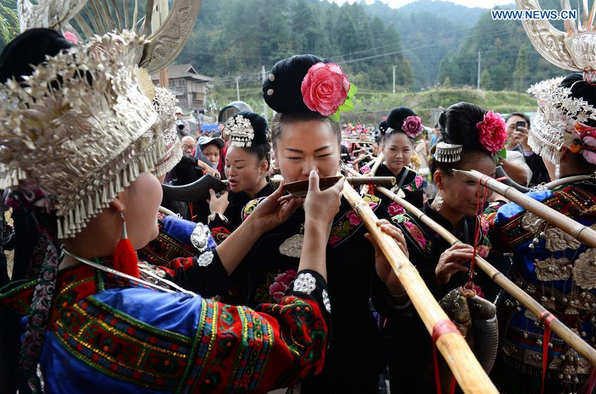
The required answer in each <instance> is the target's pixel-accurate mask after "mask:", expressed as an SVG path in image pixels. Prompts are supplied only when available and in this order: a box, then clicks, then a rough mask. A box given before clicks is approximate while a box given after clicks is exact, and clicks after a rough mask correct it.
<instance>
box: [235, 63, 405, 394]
mask: <svg viewBox="0 0 596 394" xmlns="http://www.w3.org/2000/svg"><path fill="white" fill-rule="evenodd" d="M350 88H351V86H350V82H349V81H348V78H347V76H346V75H345V74H344V73H343V71H342V69H341V67H340V66H338V65H336V64H333V63H329V62H325V61H323V60H322V59H320V58H318V57H316V56H313V55H297V56H293V57H291V58H288V59H284V60H281V61H280V62H278V63H277V64H275V65H274V66H273V68H272V70H271V71H270V72H269V74H268V75H267V76H266V78H265V81H264V85H263V97H264V98H265V101H266V102H267V104H268V105H269V106H270V107H271V108H272V109H274V110H275V111H276V112H277V114H276V115H275V117H274V118H273V121H272V123H271V135H272V143H273V148H274V151H275V157H276V160H277V164H278V165H279V168H280V172H281V175H282V176H283V178H284V180H285V181H286V182H294V181H300V180H305V179H307V178H308V175H309V173H310V172H311V171H316V172H318V173H319V175H320V176H321V177H328V176H335V175H336V174H337V172H338V171H339V169H340V168H339V164H340V142H341V133H340V125H339V123H338V121H337V120H338V117H339V113H338V111H341V110H344V109H349V108H350V106H351V102H350V96H351V93H350ZM365 199H367V200H368V202H369V203H370V204H371V206H372V207H373V210H374V211H376V212H377V215H381V216H383V215H384V217H386V218H387V219H388V216H387V215H386V212H387V211H386V209H385V208H383V206H382V204H381V203H380V200H379V199H378V198H375V197H372V196H367V197H365ZM259 203H260V201H259V200H255V201H252V202H250V203H248V204H247V205H246V207H245V208H244V216H245V217H249V216H250V214H251V212H252V211H253V209H254V208H255V206H257V205H258V204H259ZM303 223H304V211H303V210H302V209H298V210H296V212H294V213H293V214H292V215H290V217H289V218H288V220H287V221H285V222H284V223H283V224H281V225H279V226H278V227H277V228H275V229H273V230H271V231H268V232H266V233H265V234H264V235H263V236H261V237H260V238H259V240H258V241H257V242H256V243H255V245H254V246H253V248H252V250H251V252H250V254H249V256H247V258H246V259H245V261H243V262H242V264H243V265H246V266H247V267H248V271H249V276H248V283H249V286H248V288H247V294H246V304H248V305H256V304H258V303H261V302H267V301H269V300H272V299H275V298H276V297H277V296H278V293H279V290H280V289H282V288H283V287H285V283H286V280H287V278H289V277H290V276H291V275H292V274H293V272H294V271H296V268H297V267H298V262H299V257H300V253H301V250H302V244H303V242H302V238H303V228H304V227H303ZM381 228H382V229H384V230H385V231H386V232H387V233H389V234H390V235H392V236H393V237H394V238H397V240H398V241H400V242H401V243H402V245H403V242H404V240H403V237H402V235H401V233H400V232H399V230H398V229H397V228H396V227H395V226H393V225H391V224H390V223H389V221H388V220H385V221H382V222H381ZM365 234H366V228H365V226H364V225H363V223H362V221H361V220H358V218H357V217H356V216H355V213H354V212H353V211H352V209H351V207H350V205H349V203H348V202H347V201H346V200H345V199H342V202H341V207H340V211H339V213H338V214H337V215H336V216H335V218H334V220H333V223H332V225H331V234H330V238H329V241H328V243H327V269H328V273H329V278H330V282H329V283H330V286H331V287H330V291H329V297H330V300H331V305H332V306H333V309H332V311H331V322H332V327H333V340H332V342H331V344H330V347H329V350H328V353H327V359H326V361H325V366H324V367H323V370H322V372H321V374H320V375H318V376H310V377H308V378H306V379H305V380H303V382H302V386H301V392H302V393H364V394H366V393H376V392H377V388H378V382H379V374H380V372H381V370H382V368H383V366H384V356H383V350H382V346H381V337H380V334H379V331H378V328H377V324H376V321H375V319H374V318H373V315H372V313H371V310H370V307H369V300H370V297H371V286H372V285H373V283H374V286H382V287H385V284H383V282H382V280H381V279H383V280H384V281H385V282H386V285H387V287H388V288H389V289H390V291H391V292H392V293H394V294H402V293H403V292H404V290H403V287H402V286H401V284H400V283H399V281H398V280H397V278H396V277H395V275H394V274H393V272H392V271H391V270H390V268H389V265H388V263H387V261H386V259H385V258H384V257H381V256H382V254H381V253H380V252H379V253H375V249H376V247H375V246H373V244H371V243H370V242H369V241H368V240H367V237H365ZM376 256H377V257H376ZM382 301H383V302H385V303H387V302H388V300H382ZM381 307H382V306H381Z"/></svg>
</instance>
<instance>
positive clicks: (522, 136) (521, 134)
mask: <svg viewBox="0 0 596 394" xmlns="http://www.w3.org/2000/svg"><path fill="white" fill-rule="evenodd" d="M511 136H512V138H513V140H514V141H516V142H517V143H518V144H520V145H521V147H522V148H523V150H525V151H526V152H531V151H532V148H530V145H528V129H526V128H525V127H518V128H517V129H516V130H515V131H514V132H513V134H512V135H511Z"/></svg>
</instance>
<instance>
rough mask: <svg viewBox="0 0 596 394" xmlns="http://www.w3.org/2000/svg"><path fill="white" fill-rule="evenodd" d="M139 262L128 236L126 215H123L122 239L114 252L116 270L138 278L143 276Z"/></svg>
mask: <svg viewBox="0 0 596 394" xmlns="http://www.w3.org/2000/svg"><path fill="white" fill-rule="evenodd" d="M138 262H139V260H138V258H137V253H136V252H135V250H134V248H133V247H132V244H131V243H130V239H128V236H127V234H126V221H125V220H124V215H122V238H121V239H120V241H119V242H118V245H116V251H115V252H114V269H116V270H118V271H120V272H122V273H125V274H128V275H131V276H134V277H135V278H138V277H140V276H141V272H140V271H139V265H138Z"/></svg>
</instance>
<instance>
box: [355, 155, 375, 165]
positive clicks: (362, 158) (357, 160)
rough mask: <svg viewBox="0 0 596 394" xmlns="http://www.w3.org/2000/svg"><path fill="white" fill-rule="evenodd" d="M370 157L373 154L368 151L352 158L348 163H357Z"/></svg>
mask: <svg viewBox="0 0 596 394" xmlns="http://www.w3.org/2000/svg"><path fill="white" fill-rule="evenodd" d="M371 157H373V155H372V153H369V154H366V155H364V156H361V157H359V158H357V159H354V160H352V161H351V162H350V163H351V164H358V163H360V162H361V161H363V160H366V159H368V158H371Z"/></svg>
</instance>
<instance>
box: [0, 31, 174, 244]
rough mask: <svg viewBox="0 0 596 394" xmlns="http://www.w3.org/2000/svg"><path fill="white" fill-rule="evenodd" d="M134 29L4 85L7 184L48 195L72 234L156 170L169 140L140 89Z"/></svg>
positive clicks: (61, 231)
mask: <svg viewBox="0 0 596 394" xmlns="http://www.w3.org/2000/svg"><path fill="white" fill-rule="evenodd" d="M144 45H145V39H143V38H140V37H138V36H137V35H136V34H133V33H131V32H126V31H125V32H123V33H122V35H117V34H106V35H104V36H101V37H100V36H96V37H94V38H92V39H91V40H89V42H87V43H85V44H82V45H79V46H75V47H72V48H71V49H70V50H69V51H67V52H62V53H59V54H58V55H56V56H54V57H50V58H48V59H47V61H46V62H45V63H43V64H41V65H38V66H35V67H34V68H33V69H34V72H33V74H32V75H31V76H29V77H24V84H19V83H17V82H16V81H15V80H14V79H10V80H8V81H7V82H6V83H5V84H0V99H1V100H2V102H3V104H2V106H0V162H1V163H2V164H1V165H0V188H2V189H4V188H7V187H15V186H21V187H22V188H25V189H27V188H28V189H30V190H31V189H32V190H35V192H36V193H41V194H43V195H45V196H46V198H45V199H44V201H45V204H46V207H47V208H48V209H55V210H56V214H57V216H58V237H59V238H69V237H72V236H74V235H75V234H77V233H78V232H79V231H81V229H82V228H84V227H85V225H86V224H87V222H88V221H89V220H90V219H91V218H92V217H94V216H95V215H97V214H98V213H99V212H100V211H101V210H102V209H104V208H106V207H108V206H109V204H110V202H111V201H112V200H113V199H114V198H115V197H116V195H117V193H119V192H121V191H123V190H124V188H125V187H127V186H129V185H130V184H131V182H133V181H134V180H135V179H136V178H137V176H138V175H139V174H140V173H141V172H144V171H148V170H150V169H151V168H153V167H154V166H155V164H156V162H157V159H158V158H159V157H160V156H161V154H162V153H163V138H158V136H157V135H156V134H155V132H154V130H153V129H152V128H151V127H152V125H153V124H154V123H155V121H156V119H157V113H156V112H155V109H154V108H153V105H152V103H151V100H150V98H149V97H147V95H146V94H145V93H144V92H143V90H142V89H141V87H140V85H141V84H140V83H139V80H140V79H142V78H143V75H145V77H146V74H144V73H139V72H138V71H139V68H138V67H137V64H136V61H135V60H134V59H133V58H132V57H131V56H130V52H131V48H136V49H138V48H142V47H143V46H144Z"/></svg>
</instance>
